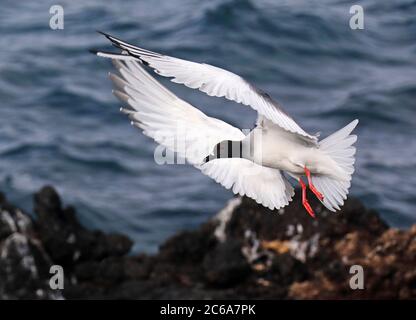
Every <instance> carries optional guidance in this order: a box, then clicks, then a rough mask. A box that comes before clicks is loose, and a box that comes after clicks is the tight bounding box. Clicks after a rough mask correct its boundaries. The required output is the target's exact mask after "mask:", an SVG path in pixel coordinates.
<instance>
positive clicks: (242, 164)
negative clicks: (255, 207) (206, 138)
mask: <svg viewBox="0 0 416 320" xmlns="http://www.w3.org/2000/svg"><path fill="white" fill-rule="evenodd" d="M200 169H201V171H202V172H203V173H205V174H206V175H208V176H210V177H211V178H212V179H214V180H215V181H216V182H218V183H220V184H221V185H222V186H224V187H225V188H227V189H231V190H232V191H233V192H234V193H235V194H240V195H246V196H248V197H250V198H252V199H254V200H255V201H256V202H257V203H260V204H262V205H263V206H265V207H267V208H269V209H271V210H273V209H280V208H282V207H284V206H286V205H288V204H289V202H290V201H291V200H292V197H293V194H294V190H293V187H292V185H291V184H290V183H289V181H287V180H286V178H285V177H284V176H283V175H282V174H281V172H280V170H277V169H273V168H267V167H263V166H260V165H258V164H255V163H254V162H251V161H249V160H246V159H239V158H230V159H214V160H211V161H209V162H207V163H205V164H204V165H202V166H200Z"/></svg>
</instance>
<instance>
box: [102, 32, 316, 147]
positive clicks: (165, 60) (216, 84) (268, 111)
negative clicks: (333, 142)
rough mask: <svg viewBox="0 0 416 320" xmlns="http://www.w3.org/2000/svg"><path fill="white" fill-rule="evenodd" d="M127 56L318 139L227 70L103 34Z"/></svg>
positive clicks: (290, 128)
mask: <svg viewBox="0 0 416 320" xmlns="http://www.w3.org/2000/svg"><path fill="white" fill-rule="evenodd" d="M103 34H104V35H105V36H106V37H107V38H108V39H109V40H110V41H111V42H112V43H113V44H114V45H115V46H116V47H118V48H120V49H122V50H123V53H124V54H125V55H129V56H132V57H135V58H137V59H140V60H141V61H143V62H144V63H145V64H147V65H149V66H150V67H151V68H153V69H154V70H155V72H156V73H158V74H160V75H162V76H166V77H172V79H171V80H172V81H173V82H176V83H181V84H184V85H186V86H188V87H190V88H193V89H199V90H200V91H202V92H205V93H207V94H208V95H210V96H217V97H225V98H227V99H229V100H233V101H236V102H238V103H242V104H243V105H246V106H251V107H252V108H253V109H254V110H256V111H257V112H258V113H259V114H261V115H263V116H264V117H266V118H267V119H269V120H271V121H273V122H274V123H275V124H277V125H279V126H280V127H282V128H283V129H285V130H287V131H290V132H292V133H297V134H299V135H301V136H302V137H303V138H304V139H306V140H309V142H312V143H314V144H316V143H317V137H316V136H314V135H310V134H308V133H306V132H305V131H304V130H303V129H302V128H301V127H300V126H299V125H298V124H297V123H296V122H295V121H294V120H293V119H292V118H291V117H290V116H289V115H288V114H287V113H286V112H284V111H283V109H282V107H281V106H280V105H279V104H278V103H277V102H276V101H274V100H273V99H272V98H271V97H270V96H269V95H268V94H267V93H265V92H263V91H262V90H260V89H258V88H256V87H254V86H253V85H252V84H250V83H249V82H247V81H246V80H244V79H243V78H242V77H240V76H238V75H236V74H234V73H232V72H229V71H227V70H224V69H221V68H218V67H215V66H211V65H209V64H205V63H196V62H191V61H187V60H183V59H178V58H174V57H170V56H166V55H162V54H159V53H156V52H152V51H148V50H145V49H142V48H139V47H136V46H133V45H131V44H129V43H127V42H125V41H122V40H120V39H118V38H115V37H113V36H110V35H108V34H105V33H103Z"/></svg>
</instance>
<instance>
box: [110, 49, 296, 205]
mask: <svg viewBox="0 0 416 320" xmlns="http://www.w3.org/2000/svg"><path fill="white" fill-rule="evenodd" d="M115 58H116V56H115ZM113 61H114V65H115V66H116V68H117V70H118V72H119V75H120V76H117V75H115V74H110V78H111V80H112V81H113V83H114V85H115V87H116V90H115V91H114V94H115V95H116V96H117V97H118V98H119V99H120V100H121V101H123V102H124V103H126V104H127V105H128V106H129V108H122V111H123V112H124V113H127V114H128V115H129V117H130V119H131V120H132V123H133V124H134V125H135V126H137V127H139V128H141V129H142V130H143V133H144V134H146V135H147V136H149V137H151V138H153V139H154V140H155V141H156V142H158V143H159V144H161V145H163V146H164V147H166V148H168V149H170V150H172V151H174V152H177V153H178V154H179V155H180V156H181V157H183V158H185V159H187V160H188V161H189V162H190V163H192V164H193V165H194V166H195V167H197V168H198V169H200V170H201V171H202V172H203V173H205V174H207V175H208V176H210V177H211V178H213V179H214V180H215V181H217V182H219V183H221V184H222V185H224V186H225V187H226V188H232V190H233V192H234V193H238V194H241V195H247V196H249V197H251V198H253V199H255V200H256V201H257V202H258V203H261V204H263V205H264V206H266V207H269V208H270V209H274V208H280V207H282V206H284V205H286V204H287V203H288V202H289V201H290V198H291V197H292V194H293V188H292V187H291V186H290V184H289V183H288V182H287V181H286V180H285V179H284V177H282V175H281V174H280V172H279V170H275V169H270V168H266V167H262V166H259V165H256V164H254V163H252V162H250V161H248V160H245V159H215V160H212V161H209V162H208V163H204V161H203V160H204V158H205V157H206V156H207V155H209V154H210V153H211V151H212V150H213V148H214V146H215V145H216V144H218V143H219V142H221V141H224V140H234V141H238V140H242V139H243V138H244V134H243V133H242V132H241V130H239V129H237V128H235V127H233V126H231V125H229V124H227V123H225V122H224V121H221V120H218V119H215V118H212V117H208V116H207V115H205V114H204V113H203V112H201V111H200V110H198V109H196V108H195V107H193V106H192V105H190V104H189V103H187V102H185V101H183V100H182V99H180V98H178V97H177V96H176V95H174V94H173V93H172V92H171V91H169V90H168V89H167V88H165V87H164V86H162V85H161V84H160V83H159V82H158V81H157V80H156V79H154V78H153V77H152V76H151V75H150V74H148V73H147V72H146V71H145V70H144V69H143V67H142V66H141V65H140V63H138V62H137V61H120V60H117V59H114V60H113Z"/></svg>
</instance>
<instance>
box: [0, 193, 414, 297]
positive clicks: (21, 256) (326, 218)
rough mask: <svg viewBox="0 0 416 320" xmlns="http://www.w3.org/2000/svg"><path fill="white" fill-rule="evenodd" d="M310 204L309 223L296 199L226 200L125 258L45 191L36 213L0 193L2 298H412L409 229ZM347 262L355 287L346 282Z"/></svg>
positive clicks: (348, 207) (121, 247)
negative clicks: (151, 251) (264, 202)
mask: <svg viewBox="0 0 416 320" xmlns="http://www.w3.org/2000/svg"><path fill="white" fill-rule="evenodd" d="M297 194H299V193H297ZM311 200H312V199H311ZM311 205H312V206H313V207H314V208H316V212H317V213H318V218H317V219H316V220H312V219H311V218H310V217H309V216H308V215H307V214H306V213H305V211H304V210H303V208H302V207H301V202H300V199H299V195H296V196H295V199H294V201H292V203H291V204H290V206H288V207H287V208H285V209H284V210H280V211H279V212H278V213H277V212H273V213H272V212H271V211H269V210H268V209H266V208H263V207H262V206H259V205H257V204H256V203H255V202H253V201H252V200H250V199H247V198H242V199H241V198H234V199H232V200H231V201H230V202H229V203H228V204H227V206H226V207H225V208H224V209H223V210H222V211H221V212H219V213H218V214H217V215H216V216H215V217H214V218H213V219H211V220H210V221H208V222H206V223H204V224H203V225H201V226H200V227H199V228H198V229H197V230H193V231H183V232H180V233H178V234H176V235H175V236H173V237H171V238H170V239H168V240H167V241H165V243H164V244H162V245H161V246H160V250H159V252H158V253H157V254H156V255H146V254H140V255H129V254H128V253H129V251H130V248H131V246H132V241H131V240H130V239H129V238H128V237H126V236H124V235H119V234H104V233H103V232H100V231H91V230H88V229H86V228H84V227H83V226H82V225H81V224H80V223H79V222H78V220H77V217H76V211H75V209H74V208H73V207H71V206H68V207H63V206H62V203H61V200H60V197H59V195H58V194H57V193H56V191H55V190H54V189H53V188H52V187H44V188H42V189H41V190H40V191H39V192H37V193H36V194H35V196H34V213H35V218H31V216H30V215H28V214H26V213H24V212H23V211H22V210H20V209H19V208H18V207H16V206H14V205H12V204H10V203H8V201H7V199H6V198H5V196H4V195H2V194H0V208H1V211H0V299H246V298H247V299H376V298H382V299H415V298H416V268H415V266H416V225H414V226H413V227H411V228H409V229H408V230H397V229H393V228H389V227H388V226H387V224H386V223H385V222H383V221H382V220H381V219H380V218H379V216H378V215H377V213H376V212H374V211H372V210H368V209H367V208H365V207H364V206H363V205H362V204H361V203H360V202H359V201H358V200H357V199H354V198H351V199H349V200H347V202H346V204H345V206H344V208H343V209H342V211H341V212H340V213H338V214H332V213H329V212H327V211H326V210H325V209H324V208H323V207H322V206H321V204H320V203H317V202H316V201H311ZM51 265H61V266H62V267H63V270H64V274H65V281H64V289H62V290H59V289H58V290H53V289H51V288H50V285H49V280H50V277H51V276H52V275H51V274H50V273H49V271H50V266H51ZM353 265H359V266H362V268H363V270H364V289H363V290H360V289H357V290H353V289H351V287H350V280H351V277H352V276H353V275H352V274H350V267H351V266H353Z"/></svg>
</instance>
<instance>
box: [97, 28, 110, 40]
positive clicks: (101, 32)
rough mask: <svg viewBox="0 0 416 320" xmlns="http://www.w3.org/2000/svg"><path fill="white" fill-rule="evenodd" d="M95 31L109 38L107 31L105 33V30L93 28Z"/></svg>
mask: <svg viewBox="0 0 416 320" xmlns="http://www.w3.org/2000/svg"><path fill="white" fill-rule="evenodd" d="M95 31H97V32H98V33H99V34H102V35H103V36H104V37H106V38H110V37H111V36H110V35H109V34H108V33H105V32H103V31H101V30H95Z"/></svg>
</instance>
